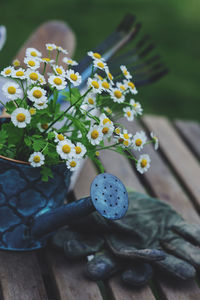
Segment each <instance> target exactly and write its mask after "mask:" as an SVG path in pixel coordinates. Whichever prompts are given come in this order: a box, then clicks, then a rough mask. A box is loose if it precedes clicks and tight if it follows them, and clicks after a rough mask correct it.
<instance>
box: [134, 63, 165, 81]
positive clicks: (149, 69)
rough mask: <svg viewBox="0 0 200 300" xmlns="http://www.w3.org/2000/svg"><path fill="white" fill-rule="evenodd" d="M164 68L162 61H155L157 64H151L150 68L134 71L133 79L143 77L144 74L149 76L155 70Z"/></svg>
mask: <svg viewBox="0 0 200 300" xmlns="http://www.w3.org/2000/svg"><path fill="white" fill-rule="evenodd" d="M164 68H165V66H164V64H163V63H157V64H155V65H153V66H152V67H151V68H148V69H146V70H145V71H143V72H136V73H134V79H135V80H138V79H142V78H145V76H149V75H151V74H153V73H154V72H155V71H159V70H161V69H164ZM135 80H134V81H135Z"/></svg>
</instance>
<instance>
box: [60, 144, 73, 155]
mask: <svg viewBox="0 0 200 300" xmlns="http://www.w3.org/2000/svg"><path fill="white" fill-rule="evenodd" d="M62 151H63V152H64V153H70V151H71V147H70V146H69V145H64V146H63V147H62Z"/></svg>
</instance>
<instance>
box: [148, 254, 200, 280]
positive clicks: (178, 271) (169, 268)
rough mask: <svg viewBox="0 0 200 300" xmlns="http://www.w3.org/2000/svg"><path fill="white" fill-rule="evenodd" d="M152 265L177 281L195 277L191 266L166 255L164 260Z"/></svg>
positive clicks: (194, 271)
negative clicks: (177, 279)
mask: <svg viewBox="0 0 200 300" xmlns="http://www.w3.org/2000/svg"><path fill="white" fill-rule="evenodd" d="M153 265H155V266H158V268H159V269H162V270H163V271H165V272H167V273H170V274H171V275H173V276H175V277H176V278H179V279H184V280H186V279H191V278H194V277H195V275H196V270H195V268H194V267H193V266H192V265H191V264H189V263H188V262H186V261H184V260H182V259H180V258H177V257H175V256H173V255H171V254H168V253H166V257H165V259H163V260H161V261H156V262H154V263H153Z"/></svg>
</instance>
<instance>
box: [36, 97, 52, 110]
mask: <svg viewBox="0 0 200 300" xmlns="http://www.w3.org/2000/svg"><path fill="white" fill-rule="evenodd" d="M33 106H34V107H35V108H37V109H39V110H41V109H45V108H47V107H48V100H42V99H41V100H39V101H38V100H37V101H36V102H35V103H34V104H33Z"/></svg>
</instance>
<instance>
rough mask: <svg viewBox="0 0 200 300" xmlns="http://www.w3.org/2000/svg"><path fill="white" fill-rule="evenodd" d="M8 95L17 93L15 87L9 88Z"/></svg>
mask: <svg viewBox="0 0 200 300" xmlns="http://www.w3.org/2000/svg"><path fill="white" fill-rule="evenodd" d="M8 93H9V94H12V95H13V94H15V93H16V88H15V87H14V86H9V87H8Z"/></svg>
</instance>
